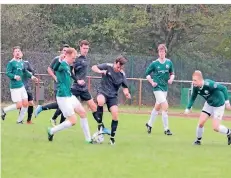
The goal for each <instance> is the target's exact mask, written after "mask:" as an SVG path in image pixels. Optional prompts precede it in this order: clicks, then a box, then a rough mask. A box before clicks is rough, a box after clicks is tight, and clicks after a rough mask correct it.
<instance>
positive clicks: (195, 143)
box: [193, 140, 201, 145]
mask: <svg viewBox="0 0 231 178" xmlns="http://www.w3.org/2000/svg"><path fill="white" fill-rule="evenodd" d="M193 145H201V141H200V140H196V141H195V142H194V143H193Z"/></svg>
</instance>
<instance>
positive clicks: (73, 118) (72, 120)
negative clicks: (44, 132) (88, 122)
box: [69, 115, 77, 125]
mask: <svg viewBox="0 0 231 178" xmlns="http://www.w3.org/2000/svg"><path fill="white" fill-rule="evenodd" d="M69 121H70V122H71V124H72V125H75V124H76V122H77V119H76V117H75V115H73V116H71V117H70V118H69Z"/></svg>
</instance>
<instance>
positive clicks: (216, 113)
mask: <svg viewBox="0 0 231 178" xmlns="http://www.w3.org/2000/svg"><path fill="white" fill-rule="evenodd" d="M224 110H225V105H223V106H220V107H213V113H212V116H213V120H212V126H213V130H214V131H216V132H220V133H222V134H226V135H227V138H228V145H230V144H231V130H230V129H229V128H227V127H226V126H224V125H221V121H222V117H223V115H224Z"/></svg>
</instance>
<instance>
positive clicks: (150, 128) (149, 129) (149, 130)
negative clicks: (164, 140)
mask: <svg viewBox="0 0 231 178" xmlns="http://www.w3.org/2000/svg"><path fill="white" fill-rule="evenodd" d="M145 126H146V127H147V132H148V134H150V133H151V132H152V127H151V126H149V125H148V123H146V125H145Z"/></svg>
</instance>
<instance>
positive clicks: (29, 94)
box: [26, 91, 34, 101]
mask: <svg viewBox="0 0 231 178" xmlns="http://www.w3.org/2000/svg"><path fill="white" fill-rule="evenodd" d="M26 92H27V95H28V101H33V100H34V99H33V95H32V93H31V92H30V91H26Z"/></svg>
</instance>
